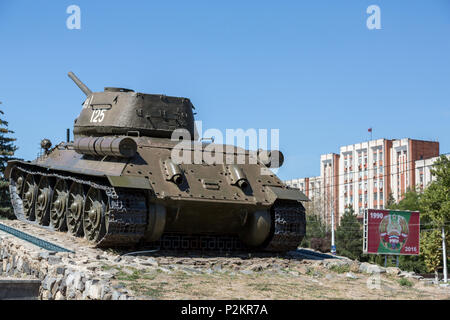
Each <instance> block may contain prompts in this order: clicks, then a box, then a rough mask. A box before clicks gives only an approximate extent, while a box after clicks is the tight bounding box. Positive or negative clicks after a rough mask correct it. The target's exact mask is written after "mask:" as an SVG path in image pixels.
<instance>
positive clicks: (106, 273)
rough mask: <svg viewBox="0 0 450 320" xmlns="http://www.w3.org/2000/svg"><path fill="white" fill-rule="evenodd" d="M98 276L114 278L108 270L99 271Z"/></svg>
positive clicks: (105, 278)
mask: <svg viewBox="0 0 450 320" xmlns="http://www.w3.org/2000/svg"><path fill="white" fill-rule="evenodd" d="M98 276H99V277H100V278H102V279H103V280H110V279H112V278H114V275H112V274H111V273H109V272H99V273H98Z"/></svg>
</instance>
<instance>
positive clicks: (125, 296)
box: [119, 294, 128, 300]
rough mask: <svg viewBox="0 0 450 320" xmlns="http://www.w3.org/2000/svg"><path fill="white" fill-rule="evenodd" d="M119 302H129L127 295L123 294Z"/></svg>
mask: <svg viewBox="0 0 450 320" xmlns="http://www.w3.org/2000/svg"><path fill="white" fill-rule="evenodd" d="M119 300H128V296H127V295H126V294H122V295H121V296H120V297H119Z"/></svg>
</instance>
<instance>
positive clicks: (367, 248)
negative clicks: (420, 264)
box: [363, 209, 420, 255]
mask: <svg viewBox="0 0 450 320" xmlns="http://www.w3.org/2000/svg"><path fill="white" fill-rule="evenodd" d="M419 244H420V213H419V212H418V211H406V210H385V209H367V210H366V212H365V214H364V241H363V252H364V253H374V254H393V255H418V254H419Z"/></svg>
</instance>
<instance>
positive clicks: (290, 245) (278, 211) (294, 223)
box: [10, 166, 306, 252]
mask: <svg viewBox="0 0 450 320" xmlns="http://www.w3.org/2000/svg"><path fill="white" fill-rule="evenodd" d="M14 169H18V170H20V171H22V172H23V173H27V174H34V175H39V176H46V177H53V178H58V179H65V180H66V181H68V182H69V181H72V182H77V183H80V184H83V185H85V186H88V187H94V188H97V189H100V190H104V191H105V193H106V195H107V197H108V204H109V214H108V226H107V228H106V230H105V234H104V236H103V237H102V238H101V239H100V241H99V242H97V244H96V246H97V247H123V246H127V247H130V246H133V245H137V244H140V243H141V242H142V241H143V239H144V236H145V231H146V227H147V209H146V197H145V194H144V192H142V191H138V190H135V189H126V188H117V189H116V188H113V187H111V186H107V185H105V184H102V183H101V182H98V181H92V180H86V179H82V178H80V177H76V176H72V175H68V174H61V173H55V172H50V171H43V170H37V171H36V170H35V171H33V170H30V169H27V168H24V167H21V166H15V167H14ZM10 195H11V202H12V205H13V208H14V212H15V214H16V217H17V218H18V219H19V220H21V221H24V222H27V223H30V224H34V225H38V224H37V222H35V221H30V220H27V219H26V218H25V216H24V213H23V205H22V200H21V198H20V195H18V194H17V190H16V186H15V185H13V184H10ZM272 221H273V222H274V223H273V224H272V230H271V236H270V238H269V241H267V242H266V243H265V244H263V246H262V247H261V248H257V249H254V248H248V247H246V246H245V245H244V244H243V243H242V242H241V241H240V239H239V238H238V237H237V236H235V235H225V236H224V235H183V234H169V233H165V234H163V235H162V237H161V239H160V240H158V241H156V242H153V243H151V244H150V245H152V246H156V247H158V248H160V249H161V250H219V251H239V250H246V251H254V250H258V251H261V250H263V251H269V252H286V251H291V250H296V249H297V247H298V245H299V244H300V242H301V241H302V239H303V237H304V235H305V233H306V218H305V208H304V207H303V205H302V204H301V203H297V202H287V201H278V202H276V203H275V205H274V206H273V207H272ZM39 227H44V228H47V229H49V230H53V231H56V230H55V229H54V228H53V226H52V225H51V224H50V225H49V226H41V225H39Z"/></svg>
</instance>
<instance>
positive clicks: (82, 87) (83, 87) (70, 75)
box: [67, 71, 92, 97]
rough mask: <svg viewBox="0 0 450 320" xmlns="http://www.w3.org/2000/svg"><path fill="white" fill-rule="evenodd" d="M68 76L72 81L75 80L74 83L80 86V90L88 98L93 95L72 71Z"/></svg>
mask: <svg viewBox="0 0 450 320" xmlns="http://www.w3.org/2000/svg"><path fill="white" fill-rule="evenodd" d="M67 75H68V76H69V78H70V79H72V80H73V82H75V84H76V85H77V86H78V88H80V89H81V91H83V92H84V94H85V95H86V97H88V96H89V95H90V94H92V91H91V90H90V89H89V88H88V87H87V86H86V85H85V84H84V83H83V82H81V80H80V79H78V78H77V76H76V75H75V74H74V73H73V72H72V71H70V72H69V73H68V74H67Z"/></svg>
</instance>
